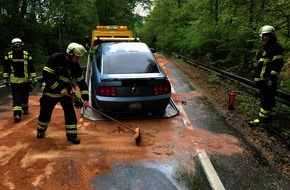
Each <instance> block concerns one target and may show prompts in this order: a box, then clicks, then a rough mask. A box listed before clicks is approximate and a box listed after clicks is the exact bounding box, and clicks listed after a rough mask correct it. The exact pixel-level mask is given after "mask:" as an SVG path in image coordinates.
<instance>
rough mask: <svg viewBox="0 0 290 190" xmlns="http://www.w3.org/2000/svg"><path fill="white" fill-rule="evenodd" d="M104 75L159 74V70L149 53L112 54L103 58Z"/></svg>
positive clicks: (107, 54)
mask: <svg viewBox="0 0 290 190" xmlns="http://www.w3.org/2000/svg"><path fill="white" fill-rule="evenodd" d="M103 73H104V74H137V73H159V69H158V67H157V65H156V61H155V59H154V57H152V55H151V54H150V53H148V52H110V53H106V54H104V56H103Z"/></svg>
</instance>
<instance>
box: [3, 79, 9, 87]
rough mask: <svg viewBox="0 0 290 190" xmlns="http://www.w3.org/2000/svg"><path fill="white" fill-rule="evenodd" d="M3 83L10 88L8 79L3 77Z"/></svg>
mask: <svg viewBox="0 0 290 190" xmlns="http://www.w3.org/2000/svg"><path fill="white" fill-rule="evenodd" d="M4 85H5V86H6V88H10V83H9V79H7V78H6V79H5V80H4Z"/></svg>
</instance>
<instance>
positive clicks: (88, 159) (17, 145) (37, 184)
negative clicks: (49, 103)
mask: <svg viewBox="0 0 290 190" xmlns="http://www.w3.org/2000/svg"><path fill="white" fill-rule="evenodd" d="M156 57H157V60H158V62H159V64H160V65H161V66H162V67H163V69H164V70H165V72H166V74H167V75H168V76H169V77H170V71H168V70H167V69H166V66H167V64H168V60H166V59H165V58H163V57H161V56H158V55H157V56H156ZM171 83H172V84H173V85H175V83H174V80H172V81H171ZM40 96H41V94H40V93H34V94H33V95H31V96H30V103H29V104H30V114H29V115H24V116H22V118H21V122H19V123H14V121H13V119H12V105H11V103H9V104H6V105H1V108H0V109H1V115H0V121H1V122H0V130H1V133H0V175H1V180H0V189H7V190H14V189H15V190H17V189H24V190H26V189H27V190H28V189H29V190H30V189H56V190H57V189H63V190H64V189H77V188H79V189H91V185H90V184H91V181H92V179H93V178H94V177H96V176H97V175H99V174H102V173H104V172H107V171H110V169H111V166H112V164H113V163H114V162H146V161H151V162H152V161H156V162H158V161H162V160H166V159H167V158H171V157H173V156H175V157H178V158H179V159H180V160H181V162H182V163H183V164H185V165H187V166H188V167H194V166H195V163H194V160H193V159H192V157H194V156H196V154H197V151H196V150H197V149H204V150H205V151H206V152H207V153H208V154H209V155H211V154H220V155H233V154H241V153H242V152H243V149H242V148H241V147H240V146H239V141H238V139H236V138H235V137H233V136H230V135H226V134H213V133H211V132H209V131H206V130H202V129H200V127H199V128H197V127H196V126H192V125H191V124H190V123H189V122H188V120H187V119H186V116H185V114H184V113H183V112H181V113H180V114H179V115H178V116H176V117H174V118H167V119H144V120H134V119H130V120H119V121H120V122H122V123H124V124H126V125H128V126H130V127H131V128H132V129H135V128H137V127H139V128H140V130H141V142H140V144H139V145H136V143H135V140H134V134H132V133H131V132H129V131H128V130H126V129H123V128H122V127H121V126H119V125H118V124H116V123H114V122H112V121H110V120H101V121H90V120H87V119H84V118H82V117H81V116H80V115H81V114H80V110H76V113H77V115H78V136H79V138H80V139H81V143H80V144H79V145H73V144H71V143H69V142H68V141H66V137H65V130H64V118H63V110H62V108H61V107H60V105H57V106H56V108H55V109H54V112H53V115H52V121H51V122H50V124H49V127H48V130H47V132H46V136H45V138H44V139H37V138H36V137H35V136H36V127H37V122H38V120H37V117H38V114H39V98H40ZM200 96H202V95H201V94H200V93H198V92H196V91H192V92H190V93H187V94H182V93H173V95H172V97H173V99H174V100H175V101H176V104H177V105H178V106H186V105H182V103H181V102H182V101H190V100H194V99H195V98H197V97H200ZM10 98H11V97H10Z"/></svg>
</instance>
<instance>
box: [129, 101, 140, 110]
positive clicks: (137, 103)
mask: <svg viewBox="0 0 290 190" xmlns="http://www.w3.org/2000/svg"><path fill="white" fill-rule="evenodd" d="M141 107H142V105H141V103H139V102H134V103H131V104H130V105H129V108H131V109H137V108H141Z"/></svg>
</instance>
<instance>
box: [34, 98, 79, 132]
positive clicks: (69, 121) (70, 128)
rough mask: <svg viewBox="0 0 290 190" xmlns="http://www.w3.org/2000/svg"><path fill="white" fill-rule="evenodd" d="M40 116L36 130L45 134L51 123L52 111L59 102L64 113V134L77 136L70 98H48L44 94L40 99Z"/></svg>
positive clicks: (75, 120)
mask: <svg viewBox="0 0 290 190" xmlns="http://www.w3.org/2000/svg"><path fill="white" fill-rule="evenodd" d="M39 101H40V114H39V116H38V126H37V130H38V131H42V132H45V131H46V129H47V127H48V124H49V122H50V121H51V115H52V111H53V109H54V107H55V105H56V104H57V103H58V102H59V103H60V105H61V107H62V108H63V111H64V117H65V129H66V134H77V118H76V114H75V110H74V106H73V102H72V99H71V97H69V96H63V97H57V98H56V97H50V96H47V95H45V94H43V95H42V97H41V98H40V100H39Z"/></svg>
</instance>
